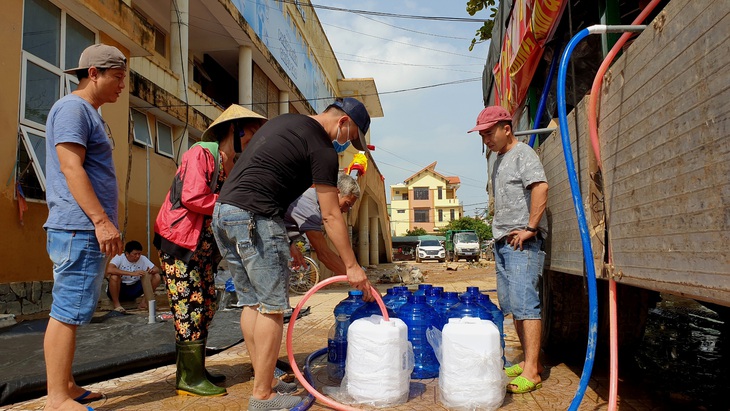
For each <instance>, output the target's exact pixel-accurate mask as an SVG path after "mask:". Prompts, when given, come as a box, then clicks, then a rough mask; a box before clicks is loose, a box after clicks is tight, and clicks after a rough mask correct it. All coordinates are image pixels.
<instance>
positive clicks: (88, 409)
mask: <svg viewBox="0 0 730 411" xmlns="http://www.w3.org/2000/svg"><path fill="white" fill-rule="evenodd" d="M86 411H94V409H93V408H91V407H89V406H88V405H87V406H86Z"/></svg>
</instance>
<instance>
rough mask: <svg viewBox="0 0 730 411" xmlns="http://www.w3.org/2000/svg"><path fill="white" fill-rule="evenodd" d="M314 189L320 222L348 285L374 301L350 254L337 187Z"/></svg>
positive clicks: (361, 270)
mask: <svg viewBox="0 0 730 411" xmlns="http://www.w3.org/2000/svg"><path fill="white" fill-rule="evenodd" d="M315 188H316V190H317V199H318V201H319V207H320V209H321V210H322V221H323V222H324V227H325V230H326V231H327V235H328V236H329V238H330V239H331V240H332V243H333V244H334V245H335V249H336V250H337V252H338V253H339V254H340V258H341V259H342V262H343V263H344V264H345V267H346V272H347V279H348V281H349V282H350V285H351V286H352V287H353V288H355V289H357V290H360V291H362V293H363V300H365V301H374V299H373V297H372V296H371V295H370V288H371V287H372V286H371V285H370V281H368V277H367V276H366V275H365V271H363V269H362V267H360V265H359V264H358V263H357V259H355V253H353V252H352V247H351V246H350V239H349V238H348V235H347V227H346V226H345V219H344V218H342V212H341V211H340V205H339V202H338V197H337V187H331V186H325V185H315Z"/></svg>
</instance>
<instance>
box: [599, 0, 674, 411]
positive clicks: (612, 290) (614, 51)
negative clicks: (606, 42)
mask: <svg viewBox="0 0 730 411" xmlns="http://www.w3.org/2000/svg"><path fill="white" fill-rule="evenodd" d="M660 1H661V0H652V1H651V3H649V4H648V5H647V6H646V7H644V10H642V11H641V13H639V15H638V16H637V17H636V19H634V21H633V22H632V23H631V24H632V25H637V24H641V23H642V22H643V21H644V19H646V17H647V16H648V15H649V14H650V13H651V12H652V11H653V10H654V8H655V7H656V6H657V4H659V2H660ZM632 35H633V33H624V34H623V35H621V37H620V38H619V39H618V41H617V42H616V44H614V46H613V48H611V51H609V52H608V54H607V55H606V58H605V59H604V60H603V63H601V67H599V69H598V73H596V77H595V79H594V80H593V86H592V87H591V95H590V99H589V103H588V133H589V134H590V137H591V145H592V146H593V153H594V154H595V156H596V163H597V164H598V168H599V169H600V170H601V171H603V163H602V161H601V149H600V143H599V141H598V110H597V106H598V98H599V96H600V92H601V85H602V84H603V76H604V75H605V74H606V71H608V68H609V67H610V66H611V63H613V60H614V59H615V58H616V55H618V52H619V51H620V50H621V48H622V47H623V46H624V44H626V42H627V41H628V40H629V38H630V37H631V36H632ZM612 263H613V258H612V257H611V243H610V241H609V243H608V264H612ZM616 309H617V304H616V281H615V280H614V279H613V278H609V279H608V310H609V313H610V315H609V335H610V352H611V359H610V362H611V364H610V369H611V375H610V378H609V389H608V409H609V411H614V410H616V403H617V399H618V325H617V320H616Z"/></svg>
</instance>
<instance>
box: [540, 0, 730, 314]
mask: <svg viewBox="0 0 730 411" xmlns="http://www.w3.org/2000/svg"><path fill="white" fill-rule="evenodd" d="M728 27H730V2H727V1H725V0H705V1H690V0H673V1H672V2H670V3H669V4H668V5H667V7H665V9H664V10H663V11H662V12H661V13H660V14H659V16H658V17H657V18H656V19H655V20H654V22H652V24H650V25H649V27H648V28H647V30H646V31H645V32H644V33H642V34H641V35H640V36H639V37H638V38H637V39H636V41H635V42H634V43H633V44H632V45H631V46H630V47H629V48H628V49H627V50H625V51H624V54H623V56H622V57H621V58H620V59H618V60H617V61H616V63H615V64H614V65H613V66H612V68H611V69H610V71H609V73H608V74H607V76H606V79H605V80H604V89H603V90H602V96H601V104H602V105H601V108H600V122H599V124H600V129H599V134H600V139H601V154H602V158H603V171H604V173H603V180H604V190H605V199H606V201H605V207H606V210H607V211H606V212H607V214H606V221H607V223H608V230H609V242H610V244H611V250H612V257H613V262H614V266H615V274H616V275H617V276H616V280H617V281H621V282H625V283H627V284H631V285H635V286H639V287H643V288H648V289H654V290H657V291H663V292H670V293H674V294H679V295H684V296H687V297H691V298H696V299H699V300H703V301H712V302H716V303H719V304H723V305H729V306H730V247H729V245H730V234H729V230H730V145H729V144H728V140H727V139H728V136H729V135H730V133H729V132H728V131H729V130H728V117H729V116H730V74H728V70H727V67H728V66H730V42H729V41H728V39H729V37H730V31H728V29H727V28H728ZM587 100H588V99H587V98H586V99H584V102H587ZM578 110H581V109H580V107H579V108H578ZM579 113H582V112H581V111H579ZM569 121H574V120H569ZM571 124H572V123H571ZM578 128H579V129H582V130H583V131H581V132H580V136H579V138H580V139H581V141H585V142H584V143H583V142H582V143H581V144H582V145H583V148H585V149H588V148H589V147H588V146H589V142H588V140H587V135H588V133H587V129H584V128H583V125H582V124H581V122H580V121H579V127H578ZM581 144H579V147H580V146H581ZM579 149H580V148H579ZM550 150H551V147H550V146H546V147H545V152H544V153H543V161H547V160H548V158H547V157H546V156H547V155H548V154H550V153H551V151H550ZM552 168H559V167H552ZM546 170H547V167H546ZM590 172H591V170H590V164H588V162H586V163H584V164H581V171H580V173H581V176H583V180H582V181H583V182H585V181H586V180H589V179H590ZM559 177H560V173H555V176H554V177H552V178H555V179H557V180H556V181H555V182H553V181H551V192H550V199H549V201H548V206H549V207H550V212H551V214H552V215H553V220H554V221H553V238H552V244H553V247H552V249H551V252H552V255H551V264H553V265H555V267H556V268H553V269H558V270H559V271H566V272H574V270H575V267H574V266H570V265H569V264H568V262H573V261H574V258H575V257H574V256H575V252H574V251H573V246H574V241H575V240H574V238H576V237H574V235H577V228H573V226H572V225H571V224H573V223H572V222H569V221H568V220H567V219H565V220H564V219H563V218H562V217H561V218H560V219H556V216H562V215H563V214H562V213H564V212H565V211H564V204H563V201H562V200H563V199H562V197H559V198H556V196H555V195H556V194H559V193H560V190H559V189H558V191H554V187H556V186H558V187H559V186H560V185H561V180H560V178H559ZM550 178H551V176H549V179H550ZM566 184H567V181H566ZM583 192H584V193H585V192H586V191H583ZM556 220H557V221H556ZM556 223H557V224H558V225H559V226H558V227H556ZM562 225H565V226H570V228H567V227H562ZM562 231H567V232H566V233H565V237H564V238H561V237H559V236H558V233H562ZM558 240H560V241H567V242H568V245H565V246H561V247H556V246H555V242H556V241H558ZM575 246H576V247H579V244H576V245H575ZM563 266H566V268H565V269H563V268H564V267H563Z"/></svg>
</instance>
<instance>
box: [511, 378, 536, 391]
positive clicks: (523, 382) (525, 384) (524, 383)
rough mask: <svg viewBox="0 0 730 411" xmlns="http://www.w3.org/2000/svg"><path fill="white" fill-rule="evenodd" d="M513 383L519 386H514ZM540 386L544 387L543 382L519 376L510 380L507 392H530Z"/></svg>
mask: <svg viewBox="0 0 730 411" xmlns="http://www.w3.org/2000/svg"><path fill="white" fill-rule="evenodd" d="M513 385H516V386H517V388H513V387H512V386H513ZM540 388H542V383H541V382H538V383H537V384H535V383H534V382H532V381H530V380H528V379H527V378H525V377H523V376H519V377H517V378H515V379H514V380H512V381H510V382H509V385H507V392H511V393H512V394H527V393H528V392H532V391H535V390H538V389H540Z"/></svg>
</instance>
